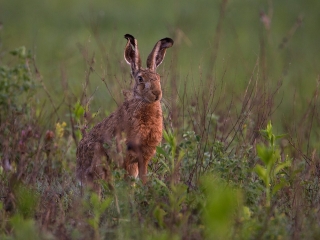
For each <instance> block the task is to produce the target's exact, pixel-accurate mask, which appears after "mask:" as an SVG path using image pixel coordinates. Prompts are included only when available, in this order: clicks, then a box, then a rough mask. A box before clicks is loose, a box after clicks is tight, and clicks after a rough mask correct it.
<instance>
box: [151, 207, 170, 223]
mask: <svg viewBox="0 0 320 240" xmlns="http://www.w3.org/2000/svg"><path fill="white" fill-rule="evenodd" d="M166 214H167V213H166V211H164V210H163V209H162V208H160V207H159V206H156V208H155V209H154V211H153V216H154V217H155V218H156V219H157V221H158V224H159V226H160V227H163V226H164V224H163V217H164V216H165V215H166Z"/></svg>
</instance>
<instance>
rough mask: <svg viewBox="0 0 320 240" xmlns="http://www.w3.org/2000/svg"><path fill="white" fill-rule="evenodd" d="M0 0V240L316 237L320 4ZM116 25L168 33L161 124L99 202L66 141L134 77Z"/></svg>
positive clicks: (156, 35)
mask: <svg viewBox="0 0 320 240" xmlns="http://www.w3.org/2000/svg"><path fill="white" fill-rule="evenodd" d="M0 4H1V9H0V13H1V14H0V16H1V18H2V19H0V21H1V28H0V158H1V166H0V239H146V240H147V239H159V240H160V239H318V238H320V230H319V229H320V228H319V222H320V215H319V209H320V202H319V199H320V188H319V186H320V185H319V179H320V171H319V169H320V165H319V162H320V160H319V157H320V155H319V152H318V149H319V143H320V139H319V132H320V117H319V116H320V112H319V109H320V108H319V103H320V102H319V98H318V95H319V82H320V78H319V76H320V75H319V74H320V73H319V68H318V66H319V64H320V55H319V54H318V52H319V50H320V49H319V44H318V39H319V37H320V36H319V34H320V33H319V31H317V27H318V26H317V23H318V22H319V20H320V19H319V18H320V15H319V14H318V9H319V7H320V6H319V3H316V2H312V3H311V2H310V1H302V0H293V1H291V2H290V4H289V3H285V2H283V1H272V0H265V1H263V0H261V1H249V0H247V1H227V0H221V1H210V3H208V2H207V1H190V3H188V4H185V2H184V1H180V0H177V1H168V0H164V1H162V3H161V4H159V3H158V2H153V1H139V2H133V1H129V0H128V1H122V2H113V1H100V0H97V1H90V3H89V2H86V1H72V0H71V1H68V2H66V1H62V0H57V1H38V0H34V1H28V2H24V1H22V2H21V1H17V0H11V1H6V2H1V3H0ZM125 33H131V34H133V35H134V36H135V37H136V38H137V39H138V42H139V44H140V45H141V46H147V45H148V44H149V45H150V48H151V47H152V46H153V44H154V43H155V42H156V41H157V40H159V39H160V38H162V37H165V36H170V37H172V38H173V39H174V40H175V45H174V46H173V48H172V49H170V50H172V51H168V53H167V56H166V60H165V61H164V63H163V66H164V67H163V68H162V67H161V68H160V72H161V75H162V79H163V84H162V85H163V92H164V94H163V95H164V99H163V110H164V115H165V116H164V128H165V132H164V134H163V142H162V143H161V145H160V146H159V147H158V148H157V153H156V155H155V156H154V158H153V159H152V161H151V163H150V164H149V171H148V172H149V176H148V179H149V181H148V183H147V184H146V185H143V184H142V183H141V181H140V180H139V179H137V180H135V179H131V181H128V180H125V179H124V175H125V172H124V171H123V170H122V169H117V168H115V169H114V171H113V176H112V185H113V190H111V189H110V188H109V187H108V184H107V183H105V182H101V183H100V184H101V186H102V187H103V194H102V197H101V198H99V196H97V195H96V194H95V193H94V192H91V191H89V190H88V189H86V188H85V187H83V186H80V185H79V183H78V181H77V179H76V177H75V164H76V158H75V156H76V147H77V144H78V141H79V140H80V139H81V134H82V132H84V131H86V130H88V129H90V128H91V127H92V126H93V125H94V124H96V123H98V122H99V121H100V120H101V119H102V118H103V117H105V116H107V115H109V114H110V112H112V111H113V110H114V109H115V108H116V107H117V103H119V102H121V101H123V99H124V96H123V95H122V94H120V93H121V92H122V90H123V89H129V88H130V87H129V85H130V75H129V67H127V65H126V63H124V60H123V59H122V56H123V53H122V51H123V48H124V46H125V43H126V41H125V39H123V38H122V36H123V35H124V34H125ZM21 46H22V47H21ZM29 49H30V50H29ZM140 51H141V54H142V55H143V54H144V53H147V52H149V51H150V49H144V47H143V48H141V49H140ZM144 59H146V57H144ZM57 83H61V84H57ZM118 157H121V156H118Z"/></svg>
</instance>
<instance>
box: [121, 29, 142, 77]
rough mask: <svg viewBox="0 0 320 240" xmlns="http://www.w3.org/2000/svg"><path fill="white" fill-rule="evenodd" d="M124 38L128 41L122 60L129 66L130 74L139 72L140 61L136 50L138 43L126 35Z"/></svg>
mask: <svg viewBox="0 0 320 240" xmlns="http://www.w3.org/2000/svg"><path fill="white" fill-rule="evenodd" d="M124 37H125V38H126V39H127V40H128V42H127V44H126V47H125V49H124V59H125V60H126V62H127V63H128V64H130V66H131V71H132V74H134V73H135V72H137V71H138V70H140V68H141V60H140V54H139V50H138V42H137V39H135V38H134V37H133V36H132V35H130V34H126V35H124Z"/></svg>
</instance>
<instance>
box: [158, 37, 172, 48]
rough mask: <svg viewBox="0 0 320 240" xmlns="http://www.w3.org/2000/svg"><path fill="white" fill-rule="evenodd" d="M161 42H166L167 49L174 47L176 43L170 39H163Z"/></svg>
mask: <svg viewBox="0 0 320 240" xmlns="http://www.w3.org/2000/svg"><path fill="white" fill-rule="evenodd" d="M161 42H165V43H166V47H167V48H169V47H172V45H173V43H174V41H173V40H172V39H171V38H168V37H166V38H163V39H161Z"/></svg>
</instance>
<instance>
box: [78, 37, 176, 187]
mask: <svg viewBox="0 0 320 240" xmlns="http://www.w3.org/2000/svg"><path fill="white" fill-rule="evenodd" d="M124 37H125V38H126V39H127V40H128V41H127V44H126V46H125V50H124V59H125V60H126V62H127V63H128V64H129V65H130V66H131V75H132V77H133V78H134V86H133V89H132V92H131V93H130V97H126V99H125V101H124V102H123V104H122V105H121V106H120V107H119V108H118V109H117V110H116V111H115V112H114V113H112V114H111V115H110V116H109V117H107V118H105V119H104V120H103V121H102V122H100V123H98V124H97V125H96V126H94V127H93V128H92V129H91V131H90V132H89V133H87V134H86V135H85V136H83V138H82V140H81V141H80V142H79V145H78V148H77V177H78V179H79V180H80V181H81V183H82V184H89V185H91V186H93V187H94V188H95V189H96V190H98V191H99V192H100V187H99V185H98V184H97V180H101V179H102V180H106V181H107V182H108V181H109V178H110V174H111V173H110V168H109V165H108V164H110V161H111V160H110V154H109V152H108V151H109V149H108V147H107V146H108V145H109V144H111V143H112V140H113V139H115V140H116V142H119V141H125V145H126V151H125V152H124V153H123V154H124V156H125V157H124V161H123V164H121V165H122V167H123V168H124V169H125V170H126V171H127V173H128V175H130V176H133V177H135V178H136V177H138V176H139V178H140V179H141V180H142V182H143V184H145V183H146V181H147V178H146V175H147V167H148V163H149V161H150V159H151V157H152V156H153V155H154V154H155V151H156V146H157V145H158V144H159V143H160V142H161V140H162V127H163V126H162V125H163V123H162V109H161V105H160V100H161V98H162V91H161V84H160V76H159V74H157V73H156V68H157V67H158V66H159V65H160V64H161V62H162V61H163V59H164V56H165V53H166V49H167V48H169V47H171V46H172V45H173V40H172V39H171V38H163V39H161V40H160V41H158V42H157V43H156V45H155V46H154V48H153V50H152V51H151V53H150V54H149V56H148V59H147V68H146V69H143V68H141V60H140V55H139V50H138V44H137V40H136V39H135V38H134V37H133V36H132V35H130V34H126V35H125V36H124ZM117 149H118V151H121V150H120V148H117Z"/></svg>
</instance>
